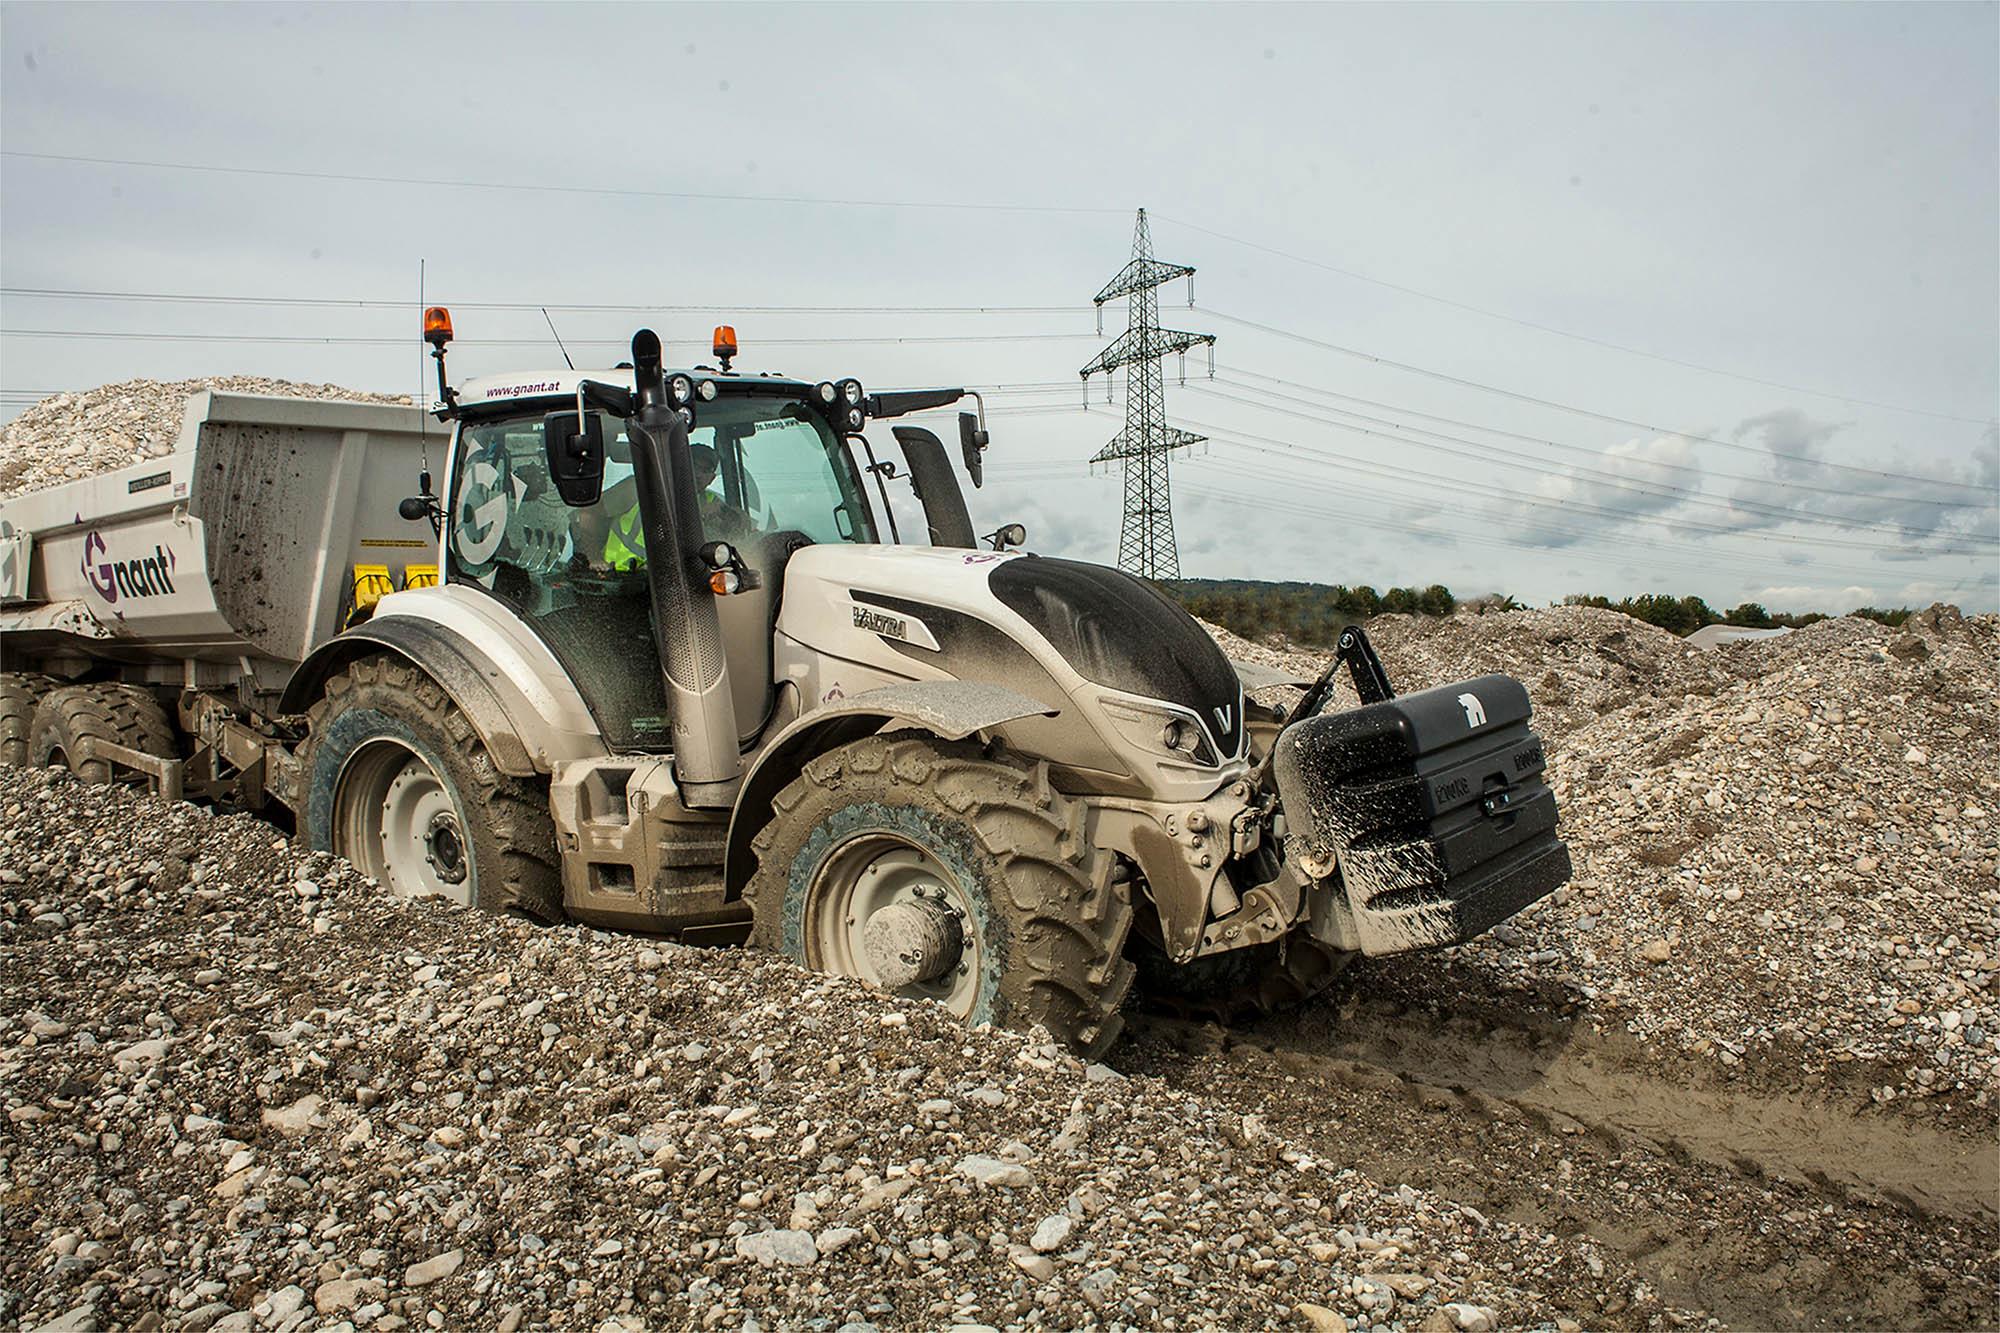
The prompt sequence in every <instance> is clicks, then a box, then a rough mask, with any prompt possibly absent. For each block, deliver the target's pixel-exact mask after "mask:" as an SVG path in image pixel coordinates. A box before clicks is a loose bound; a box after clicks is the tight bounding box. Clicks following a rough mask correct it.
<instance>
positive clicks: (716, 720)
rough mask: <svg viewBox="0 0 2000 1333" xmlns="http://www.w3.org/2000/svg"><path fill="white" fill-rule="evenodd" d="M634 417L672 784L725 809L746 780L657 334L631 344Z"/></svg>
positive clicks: (696, 513) (683, 428) (688, 797)
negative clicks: (670, 745)
mask: <svg viewBox="0 0 2000 1333" xmlns="http://www.w3.org/2000/svg"><path fill="white" fill-rule="evenodd" d="M632 366H633V384H634V386H635V387H636V389H637V395H638V401H637V403H636V407H637V409H638V411H637V414H636V415H635V416H634V417H633V418H632V419H631V422H630V423H629V424H630V427H631V431H632V473H633V480H634V482H635V483H636V484H637V486H638V489H639V513H640V516H641V518H642V521H643V522H644V524H645V529H646V550H647V553H648V559H647V561H646V577H647V580H648V581H649V582H650V584H651V585H652V592H653V606H654V607H655V609H656V611H657V615H656V616H655V618H654V622H653V634H654V638H655V639H656V640H657V643H658V649H659V655H660V672H661V675H662V676H664V677H665V681H666V697H667V710H668V712H669V714H670V715H671V717H672V720H673V736H674V777H675V779H676V780H677V781H678V782H679V783H680V788H681V799H682V800H684V801H686V802H687V804H688V805H690V806H695V807H703V808H708V809H727V808H729V806H730V805H731V804H732V802H733V801H734V800H735V796H736V788H737V786H738V785H739V784H740V783H741V781H742V778H743V759H742V754H741V752H740V751H739V750H738V749H737V744H736V702H735V698H734V696H732V695H731V694H730V691H729V662H728V660H727V658H726V657H725V656H724V655H723V650H722V621H721V618H720V617H719V616H718V615H717V614H716V610H715V593H714V592H713V591H712V590H711V589H710V587H709V581H708V580H709V571H708V570H707V569H706V568H704V567H702V565H701V561H700V557H699V556H698V555H697V554H696V552H697V549H698V547H699V546H700V544H701V542H700V538H701V510H700V508H699V502H698V501H697V499H696V496H695V488H694V461H693V458H692V457H691V456H690V454H689V452H688V437H687V422H686V420H685V419H684V418H683V417H682V416H681V414H680V410H679V409H677V408H675V407H674V406H673V404H672V403H671V402H670V401H668V398H667V382H666V375H665V372H664V371H663V370H662V369H661V364H660V339H659V335H658V334H656V333H654V332H653V331H652V330H651V329H641V330H639V332H638V333H636V334H634V335H633V337H632Z"/></svg>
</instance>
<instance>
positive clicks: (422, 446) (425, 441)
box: [410, 258, 431, 490]
mask: <svg viewBox="0 0 2000 1333" xmlns="http://www.w3.org/2000/svg"><path fill="white" fill-rule="evenodd" d="M423 318H424V261H423V259H421V258H419V259H418V260H417V322H418V325H419V327H421V326H422V323H423ZM425 392H426V390H425V388H424V353H423V349H422V348H421V347H419V348H418V349H417V391H416V393H415V394H414V395H412V396H411V398H410V402H411V403H413V404H415V406H416V408H417V449H418V451H419V457H420V458H421V460H422V461H421V462H420V464H419V466H420V467H421V468H422V469H423V475H424V476H425V477H428V476H430V474H431V433H430V424H431V414H430V413H429V412H427V411H425V410H424V394H425ZM424 489H425V490H429V489H430V487H429V486H425V487H424Z"/></svg>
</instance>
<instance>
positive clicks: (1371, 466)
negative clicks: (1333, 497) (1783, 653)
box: [1189, 394, 1973, 555]
mask: <svg viewBox="0 0 2000 1333" xmlns="http://www.w3.org/2000/svg"><path fill="white" fill-rule="evenodd" d="M1217 396H1218V397H1225V398H1226V397H1228V395H1226V394H1220V395H1217ZM1234 401H1242V400H1240V399H1238V400H1234ZM1270 410H1272V411H1276V412H1283V411H1284V409H1282V408H1272V409H1270ZM1287 415H1293V416H1297V415H1300V414H1298V413H1287ZM1189 424H1190V425H1195V426H1200V427H1201V428H1202V429H1203V430H1208V431H1214V432H1216V433H1217V438H1221V437H1223V436H1228V435H1235V436H1238V437H1240V438H1247V439H1252V440H1257V441H1260V442H1262V443H1265V444H1272V445H1276V446H1278V447H1279V448H1282V449H1286V450H1290V451H1293V453H1294V454H1303V455H1304V456H1305V457H1306V458H1308V459H1309V460H1311V461H1314V462H1319V463H1322V464H1325V465H1328V466H1332V465H1334V464H1336V463H1337V464H1338V465H1339V466H1341V467H1342V468H1347V469H1358V470H1361V471H1364V472H1369V471H1372V472H1376V473H1378V474H1381V473H1386V474H1388V475H1390V476H1392V477H1395V478H1398V479H1408V480H1412V481H1416V482H1419V483H1421V484H1422V485H1424V486H1425V487H1426V488H1431V489H1441V490H1448V491H1459V492H1462V493H1465V494H1470V495H1477V496H1483V497H1486V498H1498V499H1508V500H1513V501H1515V502H1517V503H1521V504H1527V505H1532V506H1534V507H1536V508H1538V509H1555V510H1558V511H1561V510H1573V509H1583V510H1589V511H1592V512H1596V513H1600V514H1603V515H1605V516H1606V517H1609V518H1615V519H1624V520H1645V519H1652V520H1655V521H1659V522H1669V521H1671V522H1672V523H1674V524H1675V525H1677V526H1679V527H1682V528H1686V529H1689V530H1691V531H1696V532H1702V533H1705V534H1707V535H1710V536H1718V537H1743V538H1751V539H1755V540H1758V541H1775V542H1783V543H1786V544H1788V545H1807V546H1827V547H1839V548H1844V549H1848V550H1860V551H1869V552H1876V553H1879V552H1881V551H1883V550H1885V549H1887V548H1884V547H1881V546H1876V545H1873V544H1871V543H1867V542H1855V541H1847V540H1844V539H1842V538H1839V537H1804V536H1797V535H1794V534H1788V533H1776V532H1745V531H1743V530H1742V529H1738V528H1729V527H1723V526H1720V525H1717V524H1713V523H1703V522H1701V521H1700V520H1698V519H1689V518H1673V519H1671V520H1669V519H1667V518H1665V517H1663V516H1660V515H1653V514H1639V513H1635V512H1633V511H1630V510H1623V509H1612V508H1609V507H1607V506H1603V505H1594V504H1591V503H1590V502H1589V501H1586V500H1557V499H1553V498H1551V497H1549V496H1543V495H1530V494H1528V493H1526V492H1523V491H1516V490H1509V489H1507V488H1506V487H1495V486H1485V485H1479V484H1474V483H1469V482H1456V481H1451V480H1449V479H1447V478H1445V477H1441V476H1439V475H1437V474H1436V473H1435V472H1422V471H1418V470H1416V469H1413V468H1399V467H1396V466H1394V465H1393V464H1388V463H1377V462H1374V461H1372V460H1368V459H1357V458H1354V457H1352V456H1350V455H1346V454H1333V455H1332V456H1331V457H1330V458H1327V457H1314V455H1315V453H1316V452H1317V451H1316V450H1315V449H1313V448H1312V447H1311V446H1304V445H1298V444H1294V443H1293V442H1292V441H1290V440H1282V439H1279V438H1277V437H1275V436H1270V435H1257V434H1253V433H1251V432H1248V431H1234V430H1231V429H1229V428H1228V427H1224V426H1216V425H1211V424H1208V423H1205V422H1199V421H1191V422H1190V423H1189ZM1320 424H1322V425H1327V426H1331V427H1333V428H1334V429H1336V430H1349V431H1356V432H1358V433H1360V434H1363V435H1376V434H1378V432H1375V431H1368V430H1362V429H1361V428H1360V427H1358V426H1342V425H1340V424H1339V423H1337V422H1326V421H1322V422H1321V423H1320ZM1447 452H1449V451H1447ZM1503 466H1507V465H1505V464H1503ZM1515 466H1519V465H1515ZM1529 470H1531V471H1533V470H1535V469H1529ZM1656 498H1657V497H1656ZM1777 517H1782V518H1787V519H1790V520H1791V521H1794V522H1796V521H1798V519H1797V517H1796V516H1795V515H1790V514H1786V513H1784V512H1782V511H1781V512H1780V514H1778V515H1777ZM1898 535H1900V534H1898ZM1952 535H1953V536H1954V537H1958V536H1960V534H1952ZM1930 554H1932V555H1967V554H1973V552H1968V551H1956V550H1943V551H1935V552H1931V553H1930Z"/></svg>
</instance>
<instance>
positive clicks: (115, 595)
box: [83, 532, 180, 603]
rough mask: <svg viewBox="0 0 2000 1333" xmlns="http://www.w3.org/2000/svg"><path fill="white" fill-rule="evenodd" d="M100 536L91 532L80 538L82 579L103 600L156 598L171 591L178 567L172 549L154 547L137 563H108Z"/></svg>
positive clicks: (111, 561)
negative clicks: (81, 545)
mask: <svg viewBox="0 0 2000 1333" xmlns="http://www.w3.org/2000/svg"><path fill="white" fill-rule="evenodd" d="M106 554H107V551H106V549H105V545H104V536H103V534H102V533H98V532H92V533H91V534H90V535H89V536H87V537H85V538H84V539H83V577H84V578H85V579H87V580H88V581H89V583H90V586H91V588H92V589H93V590H95V591H96V593H97V595H98V596H99V597H102V598H103V599H104V600H105V601H107V602H111V603H116V602H117V600H118V599H119V598H120V597H158V596H161V595H163V594H167V593H171V592H173V591H174V578H173V574H174V570H175V569H176V568H177V567H178V566H179V563H180V562H179V561H178V560H176V559H175V557H174V553H173V551H172V549H171V548H169V547H165V546H159V545H155V546H154V547H153V553H152V554H151V555H146V556H140V557H139V558H138V559H136V560H107V559H105V556H106Z"/></svg>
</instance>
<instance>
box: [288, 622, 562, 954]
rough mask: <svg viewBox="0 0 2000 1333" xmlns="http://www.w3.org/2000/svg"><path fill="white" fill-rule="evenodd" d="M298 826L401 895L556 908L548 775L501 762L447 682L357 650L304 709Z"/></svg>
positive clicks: (554, 914) (543, 914)
mask: <svg viewBox="0 0 2000 1333" xmlns="http://www.w3.org/2000/svg"><path fill="white" fill-rule="evenodd" d="M307 719H308V722H309V723H310V729H309V730H308V732H307V734H306V742H305V745H304V746H303V747H302V749H301V751H300V760H301V764H302V767H303V770H304V783H303V785H304V788H305V793H306V797H305V801H304V808H303V809H302V810H301V811H300V812H299V816H300V818H299V827H300V831H301V833H303V835H304V837H305V840H306V842H307V844H308V845H309V846H311V847H313V848H315V849H316V850H319V851H324V852H333V853H336V854H337V855H340V856H344V857H346V858H347V859H348V860H349V861H352V862H353V863H354V864H355V866H356V867H358V868H359V869H360V870H361V871H362V873H364V874H367V875H371V876H373V877H374V878H375V880H376V881H377V882H378V883H380V884H381V885H382V886H383V887H384V888H386V889H388V890H390V892H392V893H395V894H396V895H398V896H399V897H415V896H422V895H431V894H435V895H438V896H442V897H447V898H451V899H453V900H454V901H457V902H462V903H468V904H470V905H472V906H475V907H480V908H483V909H485V910H486V911H490V912H508V913H513V914H516V915H520V916H525V917H529V918H531V919H533V920H536V921H558V920H560V919H561V918H562V876H561V873H560V871H559V870H558V868H557V867H558V865H559V862H558V860H557V857H556V839H555V825H554V823H553V822H552V820H551V819H550V816H549V802H548V789H547V786H546V784H544V783H542V782H539V781H534V780H530V779H526V778H517V777H512V776H510V775H508V774H505V773H502V772H501V771H500V769H499V768H498V766H496V765H495V764H494V762H493V757H492V756H491V755H490V754H488V753H487V752H486V746H485V744H484V742H482V741H481V740H480V739H479V733H478V732H477V731H475V730H474V729H473V726H472V723H471V722H470V721H468V720H467V718H466V716H465V714H464V713H462V712H460V711H459V709H458V706H457V705H456V704H454V703H453V702H452V701H451V697H450V696H449V695H447V694H446V693H445V692H444V688H443V687H442V686H440V685H439V684H438V683H437V682H436V681H435V680H432V679H431V678H430V677H429V676H428V675H425V674H424V673H423V672H421V671H419V670H417V669H416V668H415V667H413V666H411V665H410V664H408V663H407V662H402V661H398V660H397V659H395V658H391V657H365V658H363V659H361V660H360V661H358V662H356V663H354V664H353V665H352V666H350V667H348V669H347V671H346V672H345V673H343V674H341V675H338V676H335V677H333V678H332V679H331V680H329V681H328V682H327V686H326V694H325V695H324V696H323V697H322V698H321V699H320V700H319V702H318V703H316V704H314V705H313V706H312V708H311V709H310V710H309V712H308V714H307Z"/></svg>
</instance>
